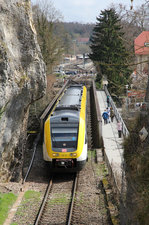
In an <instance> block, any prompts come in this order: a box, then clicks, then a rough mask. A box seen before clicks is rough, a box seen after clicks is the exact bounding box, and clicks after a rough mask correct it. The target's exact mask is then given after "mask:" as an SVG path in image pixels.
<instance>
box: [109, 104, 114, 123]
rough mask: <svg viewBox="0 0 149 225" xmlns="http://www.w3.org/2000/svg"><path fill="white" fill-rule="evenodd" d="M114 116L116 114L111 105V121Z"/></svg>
mask: <svg viewBox="0 0 149 225" xmlns="http://www.w3.org/2000/svg"><path fill="white" fill-rule="evenodd" d="M114 116H115V114H114V112H113V108H112V107H111V108H110V117H111V122H113V119H114Z"/></svg>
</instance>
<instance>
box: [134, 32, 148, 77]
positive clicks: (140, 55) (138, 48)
mask: <svg viewBox="0 0 149 225" xmlns="http://www.w3.org/2000/svg"><path fill="white" fill-rule="evenodd" d="M134 48H135V56H136V64H137V66H136V71H137V74H140V75H141V74H147V73H148V61H149V31H143V32H142V33H141V34H140V35H139V36H138V37H137V38H136V39H135V41H134Z"/></svg>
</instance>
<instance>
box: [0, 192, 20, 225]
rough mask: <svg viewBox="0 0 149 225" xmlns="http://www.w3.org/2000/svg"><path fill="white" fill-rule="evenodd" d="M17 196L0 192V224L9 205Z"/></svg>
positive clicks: (5, 216)
mask: <svg viewBox="0 0 149 225" xmlns="http://www.w3.org/2000/svg"><path fill="white" fill-rule="evenodd" d="M16 198H17V196H16V195H14V194H13V193H4V194H2V193H0V225H1V224H3V223H4V221H5V220H6V218H7V216H8V213H9V210H10V209H11V206H12V205H13V203H14V202H15V201H16Z"/></svg>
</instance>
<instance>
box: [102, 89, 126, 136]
mask: <svg viewBox="0 0 149 225" xmlns="http://www.w3.org/2000/svg"><path fill="white" fill-rule="evenodd" d="M104 91H105V93H106V95H107V96H109V97H110V104H111V106H112V108H113V111H114V114H115V117H116V119H117V121H120V122H121V123H122V133H123V135H124V136H125V137H127V136H128V135H129V131H128V129H127V127H126V124H125V123H124V120H123V118H122V117H121V115H120V113H119V112H118V110H117V108H116V105H115V103H114V101H113V99H112V97H111V95H110V93H109V91H108V89H107V86H106V85H105V86H104Z"/></svg>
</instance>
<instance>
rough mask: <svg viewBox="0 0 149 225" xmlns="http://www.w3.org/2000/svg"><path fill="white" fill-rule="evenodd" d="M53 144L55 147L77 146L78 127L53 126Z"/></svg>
mask: <svg viewBox="0 0 149 225" xmlns="http://www.w3.org/2000/svg"><path fill="white" fill-rule="evenodd" d="M51 136H52V146H53V147H55V148H63V147H66V148H73V149H74V148H75V149H76V147H77V139H78V128H70V127H67V128H52V132H51Z"/></svg>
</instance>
